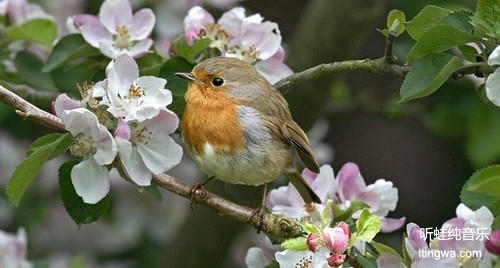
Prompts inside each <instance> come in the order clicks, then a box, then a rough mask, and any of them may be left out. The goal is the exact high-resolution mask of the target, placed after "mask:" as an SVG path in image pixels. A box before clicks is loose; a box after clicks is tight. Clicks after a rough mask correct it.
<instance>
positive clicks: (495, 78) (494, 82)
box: [485, 46, 500, 106]
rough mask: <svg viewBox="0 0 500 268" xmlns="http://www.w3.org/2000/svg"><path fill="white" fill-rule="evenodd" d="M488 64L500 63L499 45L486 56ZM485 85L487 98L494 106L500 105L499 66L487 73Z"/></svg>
mask: <svg viewBox="0 0 500 268" xmlns="http://www.w3.org/2000/svg"><path fill="white" fill-rule="evenodd" d="M488 64H489V65H500V46H497V47H496V48H495V50H493V52H492V53H491V55H490V56H489V57H488ZM485 87H486V96H487V97H488V99H489V100H490V101H491V102H492V103H493V104H495V105H496V106H500V68H497V69H496V70H495V72H493V73H492V74H490V75H488V79H486V85H485Z"/></svg>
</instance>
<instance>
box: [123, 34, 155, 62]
mask: <svg viewBox="0 0 500 268" xmlns="http://www.w3.org/2000/svg"><path fill="white" fill-rule="evenodd" d="M151 46H153V39H151V38H147V39H144V40H141V41H139V42H137V43H136V44H134V46H132V47H129V49H128V50H126V51H124V53H126V54H128V55H130V56H131V57H133V58H139V57H142V56H144V55H145V54H147V53H148V51H149V49H150V48H151Z"/></svg>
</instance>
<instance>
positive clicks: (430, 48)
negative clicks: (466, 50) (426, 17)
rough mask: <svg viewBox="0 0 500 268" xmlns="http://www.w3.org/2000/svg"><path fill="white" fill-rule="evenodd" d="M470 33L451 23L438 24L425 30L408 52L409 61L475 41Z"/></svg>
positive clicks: (410, 62)
mask: <svg viewBox="0 0 500 268" xmlns="http://www.w3.org/2000/svg"><path fill="white" fill-rule="evenodd" d="M475 40H476V38H475V37H473V36H472V35H471V34H470V33H466V32H463V31H461V30H459V29H457V28H455V27H453V26H451V25H437V26H435V27H433V28H431V29H429V30H428V31H427V32H425V33H424V34H423V35H422V36H421V38H420V39H419V40H418V41H417V43H416V44H415V45H414V46H413V47H412V49H411V50H410V52H409V53H408V63H409V64H412V63H413V62H414V61H415V60H416V59H419V58H422V57H424V56H426V55H428V54H431V53H440V52H443V51H446V50H448V49H450V48H452V47H455V46H458V45H464V44H467V43H469V42H473V41H475Z"/></svg>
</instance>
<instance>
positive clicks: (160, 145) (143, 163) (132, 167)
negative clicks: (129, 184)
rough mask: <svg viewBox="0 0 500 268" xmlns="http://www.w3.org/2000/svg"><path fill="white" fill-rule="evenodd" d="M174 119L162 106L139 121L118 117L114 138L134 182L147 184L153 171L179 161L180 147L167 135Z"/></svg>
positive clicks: (174, 122)
mask: <svg viewBox="0 0 500 268" xmlns="http://www.w3.org/2000/svg"><path fill="white" fill-rule="evenodd" d="M178 121H179V119H178V117H177V116H176V115H175V114H173V113H171V112H170V111H167V110H166V109H163V110H160V113H159V114H158V115H157V116H155V117H153V118H152V119H147V120H144V121H143V122H139V123H137V122H135V121H134V122H129V123H128V124H127V123H126V122H125V121H124V120H122V119H119V120H118V127H117V129H116V131H115V139H116V142H117V145H118V153H119V156H120V161H121V162H122V165H123V168H124V170H125V172H126V174H127V175H128V176H129V177H130V179H132V180H133V181H134V182H135V183H136V184H137V185H141V186H147V185H150V184H151V178H152V175H153V174H159V173H162V172H165V171H167V170H169V169H171V168H172V167H174V166H175V165H177V164H178V163H179V162H180V160H181V158H182V148H181V146H179V145H178V144H177V143H176V142H175V141H174V140H173V139H172V138H171V137H170V136H169V135H170V134H171V133H173V132H174V131H175V129H176V128H177V125H178Z"/></svg>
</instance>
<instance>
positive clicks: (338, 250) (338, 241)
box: [323, 227, 349, 254]
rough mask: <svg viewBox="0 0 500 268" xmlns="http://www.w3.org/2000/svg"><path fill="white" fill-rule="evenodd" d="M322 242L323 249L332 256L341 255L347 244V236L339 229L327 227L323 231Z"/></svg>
mask: <svg viewBox="0 0 500 268" xmlns="http://www.w3.org/2000/svg"><path fill="white" fill-rule="evenodd" d="M323 241H324V243H325V247H327V248H328V249H329V250H331V251H332V253H334V254H342V253H344V252H345V251H346V250H347V245H348V244H349V236H347V235H346V234H345V233H344V230H343V229H342V228H340V227H334V228H331V227H327V228H325V229H323Z"/></svg>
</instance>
